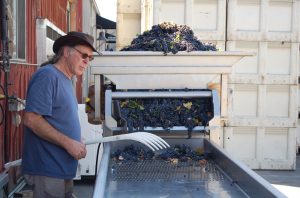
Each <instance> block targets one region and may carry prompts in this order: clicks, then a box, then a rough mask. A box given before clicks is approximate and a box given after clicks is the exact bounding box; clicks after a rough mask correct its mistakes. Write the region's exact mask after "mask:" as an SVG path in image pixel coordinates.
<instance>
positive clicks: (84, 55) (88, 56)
mask: <svg viewBox="0 0 300 198" xmlns="http://www.w3.org/2000/svg"><path fill="white" fill-rule="evenodd" d="M71 48H72V49H74V50H76V51H77V52H78V53H80V54H81V58H82V59H86V58H89V61H92V60H94V56H93V55H88V54H86V53H82V52H81V51H79V50H78V49H76V48H75V47H71Z"/></svg>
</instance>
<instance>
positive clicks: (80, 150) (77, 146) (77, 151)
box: [64, 139, 86, 160]
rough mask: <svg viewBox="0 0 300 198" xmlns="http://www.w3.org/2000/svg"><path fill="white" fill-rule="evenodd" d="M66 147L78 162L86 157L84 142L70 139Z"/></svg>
mask: <svg viewBox="0 0 300 198" xmlns="http://www.w3.org/2000/svg"><path fill="white" fill-rule="evenodd" d="M64 147H65V149H66V150H67V151H68V153H69V154H70V155H72V156H73V157H74V158H75V159H77V160H80V159H82V158H85V156H86V147H85V144H83V143H82V142H77V141H75V140H72V139H69V141H68V143H66V144H65V146H64Z"/></svg>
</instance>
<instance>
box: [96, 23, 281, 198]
mask: <svg viewBox="0 0 300 198" xmlns="http://www.w3.org/2000/svg"><path fill="white" fill-rule="evenodd" d="M166 26H167V27H168V28H169V29H172V28H173V24H171V23H165V24H164V26H163V27H166ZM176 27H178V26H176ZM180 27H181V26H180ZM154 28H159V27H157V26H155V27H154ZM160 28H161V27H160ZM184 29H185V30H186V32H188V33H191V30H189V29H188V28H187V27H185V28H184ZM159 31H160V33H161V35H160V38H159V39H158V41H155V40H154V41H153V39H148V40H147V38H145V39H144V40H147V42H148V44H151V43H153V44H154V45H155V46H157V49H158V46H161V47H162V49H163V50H161V49H160V52H158V51H157V50H156V51H155V50H151V51H145V50H142V51H139V50H137V49H136V47H134V48H133V49H135V50H134V51H120V52H103V56H101V57H95V60H94V61H93V63H92V65H91V73H92V75H93V76H94V79H95V101H96V104H95V119H96V120H97V119H98V120H100V118H104V122H103V129H104V131H103V134H104V136H112V135H118V134H123V133H128V132H130V133H135V132H136V131H146V132H150V133H153V134H156V135H158V136H160V137H162V138H163V139H164V140H165V141H166V142H167V143H168V144H170V145H171V148H170V149H173V150H168V149H166V150H162V151H159V152H155V153H152V154H151V153H149V152H148V151H149V150H147V149H146V148H145V147H143V146H142V145H141V144H138V143H133V142H128V141H123V142H117V143H115V142H112V143H104V150H103V156H102V160H101V163H100V165H99V167H98V170H99V172H98V175H97V180H96V184H95V191H94V197H122V198H123V197H130V196H132V195H135V196H136V197H147V196H148V197H149V196H151V197H168V196H169V197H184V196H190V197H195V196H198V197H201V196H203V197H247V196H250V197H251V196H256V197H257V196H259V197H284V196H283V195H282V194H281V193H280V192H279V191H277V190H276V189H275V188H274V187H272V186H271V185H270V184H269V183H268V182H266V181H265V180H264V179H262V178H261V177H260V176H258V175H257V174H256V173H255V172H253V171H252V170H250V169H249V168H247V167H246V166H245V165H244V164H242V163H241V162H239V161H237V160H235V159H234V158H233V157H232V156H230V154H228V153H226V152H225V151H224V150H223V149H222V148H221V147H220V146H219V145H217V144H216V143H218V144H220V142H221V141H220V134H221V124H222V121H221V116H222V117H226V97H227V96H226V92H225V91H224V89H226V86H227V84H226V79H227V75H228V74H229V73H230V72H231V68H232V65H233V64H234V63H236V62H237V61H239V60H240V59H241V58H243V57H244V56H248V55H251V54H250V53H244V52H221V51H190V50H189V49H192V47H186V48H182V49H183V51H178V52H176V53H174V52H175V51H174V52H173V53H172V50H174V48H171V47H170V46H173V47H174V46H176V49H180V48H179V46H180V45H181V44H182V43H181V41H182V42H183V38H185V37H184V36H180V34H179V33H176V32H178V31H173V29H172V31H164V30H159ZM159 31H158V32H159ZM168 32H169V33H170V34H172V35H173V36H174V37H173V38H175V40H176V38H177V41H178V42H177V41H174V42H173V44H170V43H172V41H170V40H168V37H167V36H164V35H163V33H168ZM147 34H149V35H151V34H152V33H151V30H150V31H149V32H148V33H147ZM147 34H144V36H147ZM176 35H179V36H176ZM190 37H191V36H190ZM161 38H163V39H161ZM140 40H143V39H142V38H140ZM164 42H167V44H166V45H165V44H163V43H164ZM158 43H159V44H158ZM192 43H193V42H192ZM195 43H196V42H195ZM134 45H135V46H137V44H136V42H135V43H134ZM146 45H147V44H146ZM177 45H178V46H177ZM164 46H165V47H164ZM188 46H190V45H189V44H188ZM209 46H211V45H209ZM152 47H153V46H152ZM152 47H151V46H150V47H149V49H150V48H152ZM129 49H130V46H128V48H126V50H129ZM189 51H190V52H189ZM210 82H215V83H219V84H220V90H211V89H209V87H208V84H209V83H210ZM101 93H104V94H101ZM219 93H220V94H219ZM103 96H104V97H103ZM101 104H103V105H101ZM101 115H103V116H101ZM191 121H192V122H191ZM189 132H190V133H189ZM122 153H123V154H122ZM125 153H126V154H125ZM179 154H180V155H179ZM120 156H122V157H120ZM135 156H136V157H135ZM182 156H183V157H182ZM131 157H133V158H131ZM203 159H204V160H203Z"/></svg>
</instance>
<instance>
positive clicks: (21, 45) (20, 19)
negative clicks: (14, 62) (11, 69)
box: [7, 0, 26, 59]
mask: <svg viewBox="0 0 300 198" xmlns="http://www.w3.org/2000/svg"><path fill="white" fill-rule="evenodd" d="M7 10H8V38H9V40H10V41H11V42H10V44H9V52H10V55H11V56H12V58H13V59H25V55H26V54H25V53H26V40H25V38H26V30H25V26H26V24H25V22H26V17H25V10H26V7H25V0H9V1H8V9H7Z"/></svg>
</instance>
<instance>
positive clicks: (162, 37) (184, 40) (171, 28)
mask: <svg viewBox="0 0 300 198" xmlns="http://www.w3.org/2000/svg"><path fill="white" fill-rule="evenodd" d="M216 50H217V49H216V46H215V45H213V44H212V43H202V42H201V41H200V40H199V39H198V38H197V37H196V36H195V35H194V32H193V30H191V28H190V27H188V26H186V25H177V24H175V23H172V22H164V23H161V24H158V25H154V26H152V29H151V30H149V31H145V32H143V34H141V35H139V36H138V37H137V38H135V39H134V40H133V41H132V42H131V45H129V46H127V47H124V48H123V49H121V51H162V52H164V54H167V53H169V52H172V53H173V54H176V53H177V52H178V51H187V52H191V51H216Z"/></svg>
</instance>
